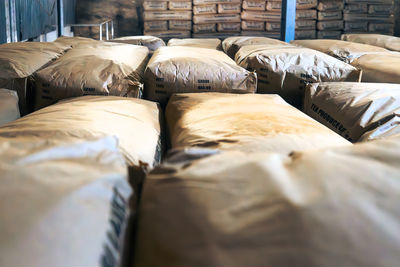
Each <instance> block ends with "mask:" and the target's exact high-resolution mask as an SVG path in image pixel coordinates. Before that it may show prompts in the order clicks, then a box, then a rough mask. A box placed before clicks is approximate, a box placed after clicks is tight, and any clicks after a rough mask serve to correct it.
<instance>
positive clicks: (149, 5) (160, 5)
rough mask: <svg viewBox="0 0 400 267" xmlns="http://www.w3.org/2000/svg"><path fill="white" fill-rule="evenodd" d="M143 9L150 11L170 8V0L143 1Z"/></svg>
mask: <svg viewBox="0 0 400 267" xmlns="http://www.w3.org/2000/svg"><path fill="white" fill-rule="evenodd" d="M143 9H144V10H149V11H163V10H168V2H161V1H143Z"/></svg>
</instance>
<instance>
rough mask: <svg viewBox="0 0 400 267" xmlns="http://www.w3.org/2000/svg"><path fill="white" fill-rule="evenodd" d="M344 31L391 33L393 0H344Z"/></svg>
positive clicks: (392, 26)
mask: <svg viewBox="0 0 400 267" xmlns="http://www.w3.org/2000/svg"><path fill="white" fill-rule="evenodd" d="M345 3H346V4H345V8H344V11H343V13H344V14H343V19H344V32H345V33H362V32H365V33H367V32H368V33H382V34H389V35H393V31H394V16H393V11H394V5H393V0H345Z"/></svg>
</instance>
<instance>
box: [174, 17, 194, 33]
mask: <svg viewBox="0 0 400 267" xmlns="http://www.w3.org/2000/svg"><path fill="white" fill-rule="evenodd" d="M168 28H169V29H170V30H184V31H191V30H192V21H191V20H170V21H168Z"/></svg>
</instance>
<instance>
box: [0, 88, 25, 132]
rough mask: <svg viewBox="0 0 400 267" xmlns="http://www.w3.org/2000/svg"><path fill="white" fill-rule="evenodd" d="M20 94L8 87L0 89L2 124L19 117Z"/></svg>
mask: <svg viewBox="0 0 400 267" xmlns="http://www.w3.org/2000/svg"><path fill="white" fill-rule="evenodd" d="M19 117H20V113H19V107H18V94H17V92H15V91H12V90H8V89H0V126H2V125H3V124H6V123H8V122H10V121H15V120H16V119H19Z"/></svg>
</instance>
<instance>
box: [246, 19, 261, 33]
mask: <svg viewBox="0 0 400 267" xmlns="http://www.w3.org/2000/svg"><path fill="white" fill-rule="evenodd" d="M241 28H242V30H249V31H264V30H265V22H264V21H251V20H242V24H241Z"/></svg>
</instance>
